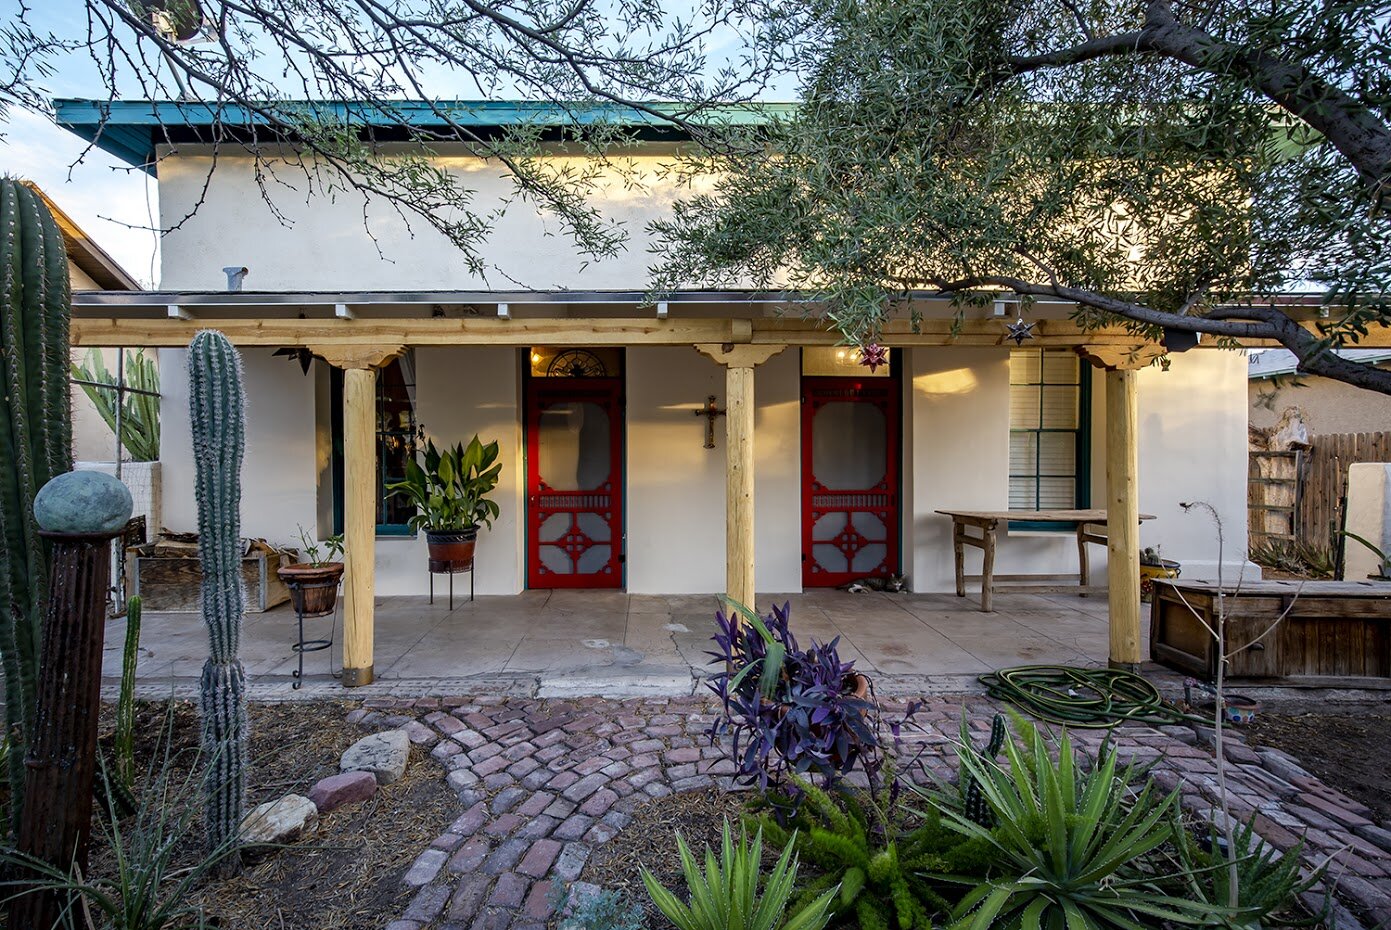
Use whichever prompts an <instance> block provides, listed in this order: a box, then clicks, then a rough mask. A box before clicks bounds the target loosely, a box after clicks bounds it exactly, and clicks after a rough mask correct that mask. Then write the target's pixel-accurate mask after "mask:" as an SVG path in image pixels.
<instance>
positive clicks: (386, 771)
mask: <svg viewBox="0 0 1391 930" xmlns="http://www.w3.org/2000/svg"><path fill="white" fill-rule="evenodd" d="M410 756H411V740H410V737H409V736H407V735H406V732H405V731H404V730H385V731H383V732H381V733H373V734H372V735H371V736H364V737H363V738H362V739H360V740H358V741H357V742H356V743H353V744H352V745H351V746H349V747H348V748H347V750H346V751H345V752H344V753H343V758H342V759H341V760H340V761H339V763H338V770H339V771H340V772H371V773H372V774H373V775H375V776H376V778H377V784H379V785H389V784H391V783H392V782H395V781H399V780H400V779H401V776H402V775H405V774H406V763H407V762H408V761H409V760H410Z"/></svg>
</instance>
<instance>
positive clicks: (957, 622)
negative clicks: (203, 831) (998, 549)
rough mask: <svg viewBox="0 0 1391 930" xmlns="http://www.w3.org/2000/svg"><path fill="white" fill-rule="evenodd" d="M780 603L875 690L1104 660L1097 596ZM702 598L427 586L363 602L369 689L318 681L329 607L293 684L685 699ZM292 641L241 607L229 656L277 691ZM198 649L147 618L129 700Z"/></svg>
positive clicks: (336, 651) (697, 673) (178, 618)
mask: <svg viewBox="0 0 1391 930" xmlns="http://www.w3.org/2000/svg"><path fill="white" fill-rule="evenodd" d="M464 597H467V595H466V594H465V595H464ZM784 600H786V601H789V602H790V603H791V605H792V629H793V631H794V633H796V634H797V636H798V637H799V638H801V639H807V638H811V637H814V638H816V639H818V640H822V641H825V640H829V639H830V638H832V637H835V636H840V637H841V654H842V656H843V657H845V658H850V659H854V660H855V664H856V666H857V667H858V668H859V669H860V670H862V671H865V672H867V673H869V674H870V675H871V676H873V677H874V679H875V682H876V686H877V688H878V689H879V690H880V692H882V693H907V692H923V691H935V692H946V691H960V690H963V689H964V690H971V689H972V688H973V686H974V683H975V677H976V676H977V675H979V674H981V673H983V672H987V671H990V670H992V669H995V668H1002V667H1006V666H1011V665H1025V664H1036V663H1056V664H1069V665H1103V664H1105V661H1106V655H1107V646H1108V630H1107V616H1106V600H1105V598H1104V597H1095V596H1093V597H1088V598H1084V597H1080V596H1078V595H1076V594H1073V593H1051V594H1024V593H1010V592H1008V591H1004V592H997V594H996V597H995V603H996V610H995V612H994V613H989V614H986V613H981V612H980V610H979V609H977V603H978V602H977V601H976V600H975V598H974V597H972V596H968V597H966V598H958V597H955V596H953V595H949V594H878V593H866V594H850V593H848V592H843V591H836V590H818V591H810V592H807V593H805V594H792V595H767V596H760V598H759V603H760V604H762V605H768V604H771V603H774V602H777V603H781V602H782V601H784ZM716 606H717V601H716V599H715V597H714V596H712V595H640V594H625V593H622V592H617V591H612V592H609V591H527V592H524V593H522V594H519V595H516V596H512V597H479V598H477V599H476V600H475V601H473V602H472V603H469V602H468V601H467V600H460V599H459V598H458V596H457V594H456V600H455V609H454V610H452V611H451V610H450V609H449V608H448V604H447V599H446V598H445V597H442V596H437V597H436V598H435V603H434V604H433V605H431V604H429V603H428V600H427V599H426V598H424V597H384V598H379V599H378V600H377V606H376V655H375V668H376V674H377V684H375V685H373V686H369V688H370V690H368V689H353V690H352V691H347V690H345V689H341V688H340V686H339V685H338V683H337V682H336V681H335V680H334V679H333V678H332V677H331V675H330V661H331V662H332V670H333V671H337V669H338V668H339V666H340V663H341V660H342V647H341V642H342V632H343V631H342V621H341V617H340V618H338V619H337V620H336V623H337V629H336V631H335V634H334V637H335V644H334V646H333V648H332V649H330V650H325V651H322V652H314V653H307V654H306V655H305V662H304V664H305V686H304V688H303V689H302V690H301V691H300V692H299V693H300V694H304V695H305V696H308V695H309V694H311V693H312V694H315V695H317V696H320V697H322V696H325V694H326V693H328V692H332V693H335V694H338V695H341V696H348V695H350V694H354V695H355V694H364V693H380V692H387V693H399V694H425V693H435V692H436V691H438V689H439V688H440V687H445V686H448V687H452V688H455V689H456V690H457V689H458V688H460V687H462V688H465V689H466V690H467V691H469V692H473V691H479V690H490V691H497V692H503V693H530V694H538V695H541V696H568V695H577V694H593V695H605V696H615V695H620V694H621V695H633V694H650V693H661V694H689V693H691V692H692V691H693V689H695V688H696V687H698V684H699V679H700V677H702V676H703V675H704V674H705V673H706V671H707V670H708V668H709V666H708V665H707V661H708V658H709V657H708V656H706V655H705V651H706V650H707V649H708V648H710V647H711V643H710V641H709V640H710V636H711V634H712V633H713V632H714V624H713V616H714V612H715V609H716ZM1143 622H1144V623H1145V624H1147V622H1148V613H1147V612H1146V614H1145V617H1144V621H1143ZM328 627H329V618H322V619H317V620H307V621H305V636H306V638H313V637H320V636H325V635H326V634H327V631H328ZM1142 635H1147V630H1142ZM124 638H125V622H124V621H123V620H119V621H112V622H111V623H110V624H108V626H107V630H106V652H105V659H104V665H103V678H104V684H105V685H108V686H111V685H114V684H116V682H117V680H118V676H119V675H120V668H121V649H122V643H123V642H124ZM294 639H295V615H294V612H293V611H291V610H290V608H289V605H288V604H286V605H282V606H280V607H278V608H276V609H274V610H271V611H268V612H266V613H263V614H249V615H247V618H246V622H245V624H244V626H243V632H242V644H241V656H242V662H243V664H244V665H245V667H246V671H247V674H248V677H249V678H250V679H251V683H252V687H253V690H254V693H256V694H258V695H259V696H271V695H273V694H276V693H281V694H286V696H288V692H289V691H290V684H291V682H292V680H293V679H292V678H291V672H292V670H293V669H294V668H295V667H296V659H295V656H294V654H293V653H292V652H291V650H290V644H291V643H292V642H293V641H294ZM207 649H208V646H207V634H206V632H205V631H204V628H203V625H202V620H201V618H200V617H199V615H197V614H172V613H164V614H159V613H152V614H148V615H147V616H146V617H145V618H144V622H143V624H142V629H141V637H140V662H139V682H140V685H141V688H140V692H141V694H142V695H145V696H151V697H153V696H156V695H158V694H159V693H160V692H164V693H166V694H167V693H171V692H173V693H187V691H188V689H189V688H190V687H196V684H197V679H198V676H199V673H200V671H201V669H202V665H203V661H204V659H206V657H207ZM460 693H463V692H460Z"/></svg>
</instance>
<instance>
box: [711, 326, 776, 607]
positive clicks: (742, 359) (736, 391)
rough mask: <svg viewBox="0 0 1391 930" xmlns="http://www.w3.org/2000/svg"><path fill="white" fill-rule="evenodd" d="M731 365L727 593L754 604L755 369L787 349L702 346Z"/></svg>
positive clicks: (727, 405)
mask: <svg viewBox="0 0 1391 930" xmlns="http://www.w3.org/2000/svg"><path fill="white" fill-rule="evenodd" d="M696 348H697V349H699V350H700V351H701V352H702V353H704V354H705V355H708V356H709V357H710V358H712V359H714V360H715V361H716V362H719V363H720V364H721V365H724V366H725V418H726V426H725V444H726V449H725V593H726V594H727V595H728V596H729V597H730V599H732V600H735V601H738V602H739V603H740V604H744V605H746V606H748V607H751V608H754V609H757V608H756V607H755V604H754V600H755V591H754V560H753V556H754V517H753V515H754V496H753V494H754V490H753V488H754V474H753V473H754V447H753V421H754V409H755V407H754V394H753V370H754V368H755V367H757V366H758V365H761V364H763V363H764V362H766V361H767V360H768V359H770V358H772V357H773V356H774V355H777V354H778V353H779V352H781V351H782V350H783V349H784V348H786V346H765V345H747V344H745V345H733V344H722V345H698V346H696Z"/></svg>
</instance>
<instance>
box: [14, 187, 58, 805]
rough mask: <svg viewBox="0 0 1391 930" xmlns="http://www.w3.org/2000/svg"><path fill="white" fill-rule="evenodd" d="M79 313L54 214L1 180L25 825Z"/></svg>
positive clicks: (17, 729) (19, 788) (31, 194)
mask: <svg viewBox="0 0 1391 930" xmlns="http://www.w3.org/2000/svg"><path fill="white" fill-rule="evenodd" d="M70 314H71V307H70V292H69V283H68V258H67V251H66V250H65V249H64V247H63V235H62V233H61V232H60V231H59V229H58V224H57V223H56V222H55V221H54V219H53V214H52V213H50V212H49V210H48V208H47V207H46V206H45V205H44V203H43V200H42V199H41V198H40V197H39V195H38V193H37V192H36V191H34V190H32V189H31V188H29V187H28V186H27V185H25V184H24V183H23V182H21V181H19V180H16V179H14V178H3V179H0V398H3V399H0V436H4V437H5V467H4V468H3V469H0V605H3V606H2V607H0V658H3V661H4V678H5V720H6V724H7V727H6V729H7V732H8V734H9V736H10V739H11V751H10V754H9V763H8V767H9V776H10V791H11V795H10V813H11V820H12V824H13V825H14V826H15V827H16V828H17V827H18V824H19V812H20V811H21V810H22V809H23V803H24V752H25V750H24V747H25V744H26V742H27V739H28V736H29V734H30V733H31V732H32V731H33V724H34V687H35V680H36V678H37V676H38V670H39V642H40V639H41V637H40V630H41V627H42V625H43V617H44V613H45V612H46V609H47V603H46V602H47V598H48V555H47V547H46V546H45V545H44V543H43V542H42V540H41V539H40V537H39V530H38V524H37V523H35V521H34V515H33V503H34V497H35V495H36V494H37V493H38V491H39V488H41V487H43V486H44V485H45V484H46V483H48V481H49V479H51V478H53V477H55V476H57V475H61V474H63V473H65V472H68V471H71V470H72V413H71V407H70V406H69V384H68V318H69V316H70Z"/></svg>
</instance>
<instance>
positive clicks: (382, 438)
mask: <svg viewBox="0 0 1391 930" xmlns="http://www.w3.org/2000/svg"><path fill="white" fill-rule="evenodd" d="M329 379H330V380H329V394H330V404H331V409H332V411H333V412H332V430H333V518H334V525H335V529H336V532H340V533H341V532H342V531H343V412H342V411H343V372H342V370H341V369H337V368H334V369H330V374H329ZM419 435H420V423H419V421H417V420H416V406H415V353H414V352H412V351H409V350H408V351H406V352H405V353H404V354H403V355H401V356H400V357H399V358H395V359H393V360H391V361H390V362H388V363H387V364H386V365H384V366H383V367H382V368H381V369H379V370H378V371H377V535H378V536H409V535H411V528H410V526H409V521H410V518H411V517H413V516H415V507H414V506H413V505H411V504H410V503H408V502H407V501H406V500H405V498H403V497H401V496H400V495H399V494H392V493H391V492H389V491H387V489H386V488H387V486H388V485H389V484H391V483H392V482H395V481H400V480H401V479H402V478H404V477H405V473H406V462H408V461H410V460H411V459H412V458H414V457H415V453H416V448H417V444H416V443H417V439H418V438H419Z"/></svg>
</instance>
